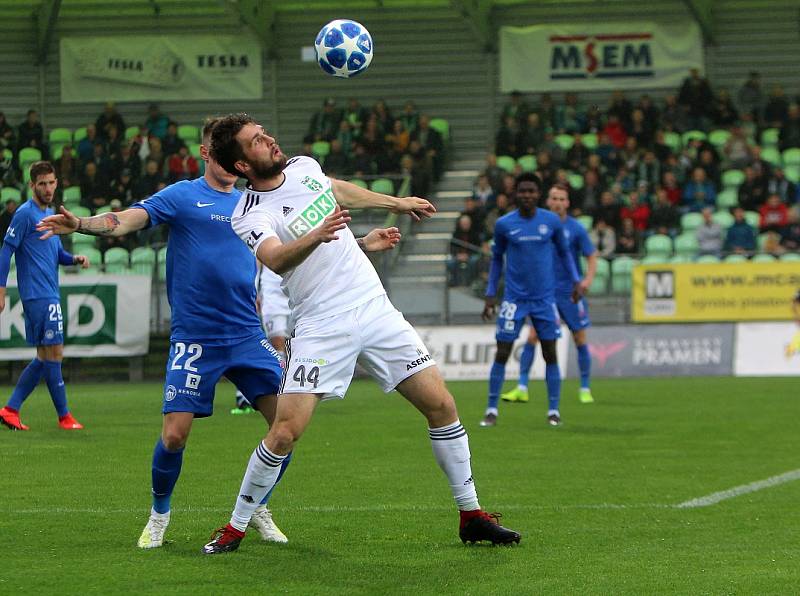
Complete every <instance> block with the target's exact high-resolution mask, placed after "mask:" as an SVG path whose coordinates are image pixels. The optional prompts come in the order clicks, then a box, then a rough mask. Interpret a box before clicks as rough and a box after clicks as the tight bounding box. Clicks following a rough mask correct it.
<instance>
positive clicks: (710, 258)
mask: <svg viewBox="0 0 800 596" xmlns="http://www.w3.org/2000/svg"><path fill="white" fill-rule="evenodd" d="M695 262H696V263H699V264H701V265H709V264H712V263H719V257H717V256H714V255H703V256H702V257H698V258H697V261H695Z"/></svg>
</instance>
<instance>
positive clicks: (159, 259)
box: [156, 246, 167, 281]
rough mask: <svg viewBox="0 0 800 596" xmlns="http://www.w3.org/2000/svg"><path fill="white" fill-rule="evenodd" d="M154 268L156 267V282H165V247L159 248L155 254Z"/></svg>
mask: <svg viewBox="0 0 800 596" xmlns="http://www.w3.org/2000/svg"><path fill="white" fill-rule="evenodd" d="M156 267H158V280H159V281H167V247H166V246H165V247H163V248H159V249H158V252H157V253H156Z"/></svg>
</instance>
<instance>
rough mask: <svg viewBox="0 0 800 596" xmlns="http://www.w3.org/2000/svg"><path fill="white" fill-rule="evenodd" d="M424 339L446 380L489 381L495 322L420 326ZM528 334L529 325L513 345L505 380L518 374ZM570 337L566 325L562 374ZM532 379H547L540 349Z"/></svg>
mask: <svg viewBox="0 0 800 596" xmlns="http://www.w3.org/2000/svg"><path fill="white" fill-rule="evenodd" d="M416 329H417V332H418V333H419V335H420V337H421V338H422V341H423V342H424V343H425V345H426V347H427V348H428V350H429V351H430V354H431V356H433V359H434V360H436V364H438V365H439V369H440V370H441V371H442V374H443V375H444V377H445V379H448V380H451V381H453V380H464V381H487V380H488V379H489V368H491V366H492V362H494V353H495V348H496V347H497V342H496V341H495V339H494V332H495V327H494V325H463V326H460V325H459V326H452V327H417V328H416ZM527 337H528V329H527V327H526V328H524V329H523V330H522V335H521V337H520V340H518V341H517V342H516V343H515V344H514V351H513V352H512V353H511V358H509V359H508V364H507V365H506V379H516V378H517V376H518V375H519V356H520V352H521V351H522V347H523V341H524V340H525V339H527ZM571 341H572V340H571V336H570V334H569V331H568V330H567V329H566V327H564V328H562V330H561V339H559V340H558V344H557V350H558V364H559V367H560V369H561V377H562V378H563V377H564V374H565V373H566V370H567V357H568V354H569V345H570V342H571ZM531 378H535V379H542V378H544V360H543V359H542V350H541V349H539V348H537V350H536V359H535V360H534V363H533V371H532V372H531Z"/></svg>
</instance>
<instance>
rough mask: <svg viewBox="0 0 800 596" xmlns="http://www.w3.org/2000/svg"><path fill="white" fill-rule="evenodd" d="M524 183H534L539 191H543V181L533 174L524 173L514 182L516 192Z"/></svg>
mask: <svg viewBox="0 0 800 596" xmlns="http://www.w3.org/2000/svg"><path fill="white" fill-rule="evenodd" d="M522 182H533V183H534V184H535V185H536V189H537V190H538V191H540V192H541V190H542V179H541V178H539V176H537V175H536V174H534V173H533V172H522V173H521V174H520V175H519V176H517V177H516V179H515V180H514V189H515V190H516V189H517V187H518V186H519V185H520V184H521V183H522Z"/></svg>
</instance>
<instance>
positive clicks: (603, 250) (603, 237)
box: [589, 219, 617, 259]
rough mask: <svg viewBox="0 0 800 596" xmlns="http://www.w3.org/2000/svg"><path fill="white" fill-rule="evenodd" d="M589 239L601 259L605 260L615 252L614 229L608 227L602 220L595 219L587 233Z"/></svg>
mask: <svg viewBox="0 0 800 596" xmlns="http://www.w3.org/2000/svg"><path fill="white" fill-rule="evenodd" d="M589 239H590V240H591V241H592V244H594V246H595V248H597V254H598V255H600V256H601V257H603V258H606V259H607V258H609V257H611V256H613V255H614V252H615V251H616V250H617V240H616V234H615V233H614V228H612V227H610V226H609V225H608V224H607V223H606V222H605V220H603V219H595V221H594V226H593V227H592V230H591V231H590V232H589Z"/></svg>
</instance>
